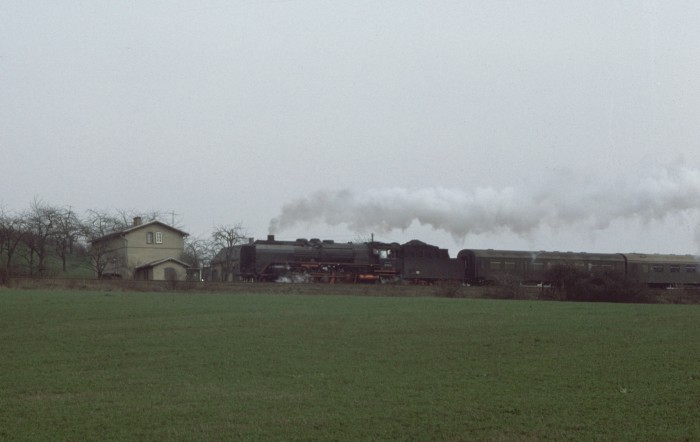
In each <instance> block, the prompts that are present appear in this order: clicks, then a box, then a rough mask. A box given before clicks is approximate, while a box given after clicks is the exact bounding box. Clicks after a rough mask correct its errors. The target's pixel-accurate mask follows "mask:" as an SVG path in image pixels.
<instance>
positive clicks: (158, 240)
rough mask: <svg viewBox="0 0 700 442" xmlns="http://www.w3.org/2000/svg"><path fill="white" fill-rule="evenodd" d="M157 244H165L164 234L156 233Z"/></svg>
mask: <svg viewBox="0 0 700 442" xmlns="http://www.w3.org/2000/svg"><path fill="white" fill-rule="evenodd" d="M156 244H163V232H156Z"/></svg>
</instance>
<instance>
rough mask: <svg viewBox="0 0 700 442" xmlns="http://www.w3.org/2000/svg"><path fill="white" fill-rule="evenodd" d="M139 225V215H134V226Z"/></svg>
mask: <svg viewBox="0 0 700 442" xmlns="http://www.w3.org/2000/svg"><path fill="white" fill-rule="evenodd" d="M140 225H141V217H140V216H135V217H134V227H136V226H140Z"/></svg>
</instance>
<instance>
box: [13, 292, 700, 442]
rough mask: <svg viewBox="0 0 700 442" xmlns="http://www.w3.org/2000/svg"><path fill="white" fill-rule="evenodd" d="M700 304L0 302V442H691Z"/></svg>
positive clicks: (158, 297) (84, 295) (164, 297)
mask: <svg viewBox="0 0 700 442" xmlns="http://www.w3.org/2000/svg"><path fill="white" fill-rule="evenodd" d="M699 341H700V308H699V307H697V306H683V305H631V304H587V303H564V302H531V301H498V300H483V299H445V298H431V297H424V298H417V297H411V298H394V297H392V298H382V297H352V296H323V295H320V296H319V295H316V296H305V295H259V294H258V295H226V294H182V293H116V292H115V293H105V292H103V293H101V292H90V291H78V292H68V291H37V290H23V291H22V290H11V289H0V349H1V350H2V351H1V358H0V440H27V441H37V440H47V441H48V440H51V441H54V440H71V441H72V440H159V441H160V440H700V359H699V357H698V356H699V355H700V351H699V350H700V342H699Z"/></svg>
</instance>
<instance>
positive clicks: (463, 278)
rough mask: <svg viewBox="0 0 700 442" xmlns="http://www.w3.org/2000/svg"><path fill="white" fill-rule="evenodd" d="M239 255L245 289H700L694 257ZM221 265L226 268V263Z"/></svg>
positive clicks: (372, 248) (263, 246)
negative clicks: (626, 285)
mask: <svg viewBox="0 0 700 442" xmlns="http://www.w3.org/2000/svg"><path fill="white" fill-rule="evenodd" d="M234 252H235V253H233V254H231V253H229V254H228V256H231V259H230V262H229V265H230V273H231V276H232V279H236V280H243V281H265V282H326V283H408V284H422V285H431V284H442V283H447V282H451V283H460V284H464V285H489V284H495V283H499V282H502V281H506V280H507V281H509V282H518V283H521V284H523V285H529V284H532V285H546V284H550V283H551V282H552V281H551V279H552V274H553V272H552V269H554V268H556V267H557V266H558V267H566V268H570V269H575V270H577V271H579V272H582V273H584V274H591V275H592V274H596V273H609V274H615V275H618V276H620V277H622V278H624V279H625V280H628V281H630V282H634V283H638V284H643V285H647V286H649V287H681V286H682V287H700V257H697V256H693V255H662V254H641V253H585V252H580V253H576V252H550V251H516V250H495V249H464V250H461V251H459V253H458V254H457V256H456V257H455V258H451V257H450V256H449V253H448V250H447V249H442V248H439V247H437V246H434V245H430V244H427V243H425V242H422V241H419V240H411V241H409V242H407V243H405V244H398V243H384V242H376V241H369V242H364V243H352V242H351V243H341V242H335V241H333V240H320V239H317V238H312V239H304V238H299V239H296V240H293V241H280V240H277V239H276V238H275V237H274V235H269V236H268V237H267V239H264V240H257V241H252V240H251V241H250V242H249V243H248V244H243V245H238V246H234ZM219 255H221V253H220V254H219ZM216 263H218V264H219V266H221V265H222V264H221V259H220V258H219V259H218V261H217V260H216V259H215V262H213V263H212V264H216Z"/></svg>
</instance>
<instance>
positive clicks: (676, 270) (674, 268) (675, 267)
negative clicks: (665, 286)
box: [669, 265, 681, 273]
mask: <svg viewBox="0 0 700 442" xmlns="http://www.w3.org/2000/svg"><path fill="white" fill-rule="evenodd" d="M669 270H670V271H671V273H680V272H681V266H679V265H673V266H671V267H670V268H669Z"/></svg>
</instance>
